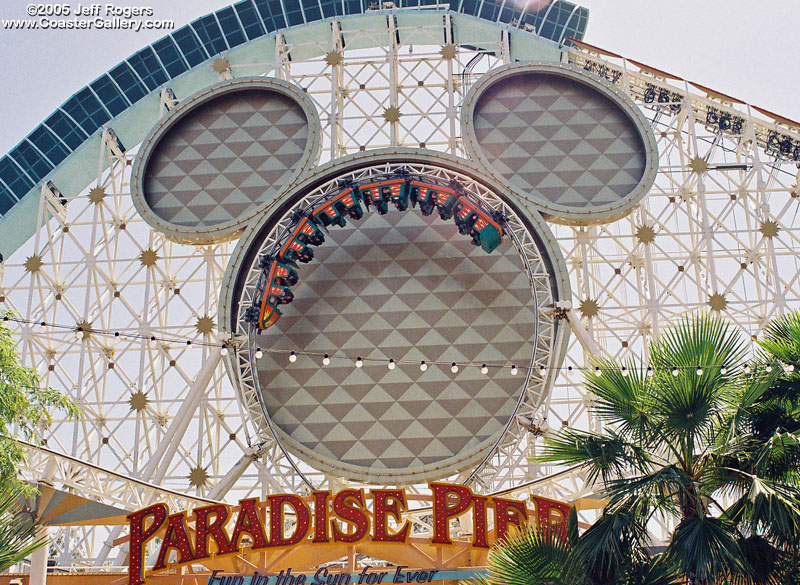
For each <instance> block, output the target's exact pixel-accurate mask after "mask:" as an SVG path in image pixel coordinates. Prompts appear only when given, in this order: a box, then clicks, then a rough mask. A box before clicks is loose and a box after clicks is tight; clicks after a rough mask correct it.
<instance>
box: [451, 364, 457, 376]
mask: <svg viewBox="0 0 800 585" xmlns="http://www.w3.org/2000/svg"><path fill="white" fill-rule="evenodd" d="M450 371H451V372H453V373H454V374H457V373H458V364H457V363H455V362H453V363H452V365H451V366H450Z"/></svg>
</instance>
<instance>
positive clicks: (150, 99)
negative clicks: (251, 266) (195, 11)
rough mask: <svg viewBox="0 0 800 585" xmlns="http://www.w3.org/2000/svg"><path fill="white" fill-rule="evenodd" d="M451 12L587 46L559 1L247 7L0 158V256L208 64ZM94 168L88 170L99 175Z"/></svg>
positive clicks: (140, 55) (207, 25) (125, 72)
mask: <svg viewBox="0 0 800 585" xmlns="http://www.w3.org/2000/svg"><path fill="white" fill-rule="evenodd" d="M448 10H449V11H451V12H453V13H456V14H464V15H470V16H472V17H474V18H475V19H477V20H479V21H484V22H486V21H488V22H491V23H494V24H497V25H501V26H504V27H506V28H509V29H512V30H520V31H524V32H525V33H526V34H529V33H531V32H533V31H536V33H537V34H538V36H539V37H541V38H544V39H548V40H550V41H553V42H554V43H558V44H559V45H560V44H563V43H564V42H565V39H568V38H576V39H581V38H582V37H583V34H584V32H585V30H586V24H587V21H588V10H587V9H586V8H583V7H580V6H576V5H575V4H572V3H570V2H567V1H565V0H554V1H553V2H551V3H550V4H549V5H548V6H547V7H546V8H544V9H539V10H536V11H529V10H527V7H526V5H524V4H523V5H521V6H520V5H519V4H518V3H517V2H515V1H514V0H453V2H452V3H447V2H444V3H441V2H438V3H437V1H436V0H394V1H393V2H375V1H371V0H242V1H240V2H237V3H236V4H234V5H232V6H227V7H225V8H222V9H220V10H218V11H216V12H214V13H212V14H208V15H206V16H203V17H201V18H198V19H196V20H195V21H193V22H192V23H190V24H188V25H186V26H184V27H181V28H180V29H178V30H176V31H175V32H173V33H171V34H169V35H167V36H165V37H163V38H161V39H159V40H157V41H156V42H154V43H152V44H151V45H148V46H146V47H144V48H143V49H141V50H140V51H138V52H137V53H135V54H134V55H132V56H131V57H129V58H128V59H126V60H124V61H123V62H121V63H120V64H118V65H117V66H115V67H113V68H112V69H111V70H109V71H108V72H106V73H104V74H103V75H101V76H100V77H98V78H97V79H96V80H95V81H93V82H92V83H90V84H89V85H87V86H86V87H84V88H82V89H81V90H79V91H78V92H76V93H75V94H74V95H73V96H72V97H70V98H69V99H68V100H67V101H66V102H64V103H63V104H62V105H61V106H60V107H59V108H57V109H56V111H55V112H53V113H52V114H51V115H50V116H49V117H47V118H46V119H45V120H44V122H42V123H41V124H40V125H39V126H37V127H36V129H34V130H33V132H31V133H30V134H29V135H28V136H27V137H25V138H24V139H23V140H22V141H21V142H20V143H19V144H17V145H16V146H15V147H14V148H12V149H11V150H10V151H9V153H8V154H7V155H6V156H4V157H2V158H0V226H2V225H3V224H5V223H6V222H7V221H8V220H9V219H11V218H12V217H14V216H18V217H16V219H15V220H14V225H15V230H14V234H13V235H11V234H8V232H9V231H10V230H3V231H4V232H5V234H4V236H3V237H2V238H0V254H2V257H8V256H9V255H10V254H11V253H12V252H13V251H15V250H16V249H17V248H18V247H19V246H20V245H21V244H22V243H23V242H24V241H25V240H26V239H27V238H28V237H30V235H31V234H32V230H33V229H34V222H33V221H31V219H32V217H33V216H34V214H35V213H36V208H37V207H38V190H39V187H40V185H41V184H42V183H43V182H45V181H47V180H52V181H54V183H55V184H56V185H58V187H59V189H60V190H61V191H62V192H64V193H74V192H78V191H79V190H82V189H83V188H84V187H85V185H86V184H87V183H88V182H89V180H91V175H89V176H86V177H84V176H82V174H81V173H74V172H72V173H64V172H61V171H62V170H63V167H64V163H65V162H66V161H67V159H70V160H72V161H74V160H75V159H85V162H89V161H90V160H91V159H93V158H94V157H95V156H96V153H97V152H98V150H97V148H96V147H99V144H100V136H101V133H102V129H103V128H104V127H105V126H106V125H108V123H109V122H110V121H112V120H113V124H114V129H115V131H116V134H117V136H118V137H120V138H121V140H122V145H123V148H124V145H125V143H129V144H128V146H131V145H133V144H136V143H138V142H139V141H140V140H141V137H143V134H142V132H141V130H142V129H141V128H135V126H137V125H141V123H139V124H137V121H136V120H134V119H133V118H134V117H133V116H130V115H129V114H130V112H131V111H132V110H137V111H141V110H149V111H150V112H154V111H157V108H158V107H159V95H158V92H159V90H160V89H161V88H162V87H164V86H165V85H167V84H170V86H171V87H175V85H176V84H179V83H180V81H181V80H185V78H186V77H187V74H189V73H194V72H195V70H196V69H197V68H198V67H199V66H200V65H202V64H203V63H205V62H207V61H208V60H209V59H212V58H214V57H216V56H219V55H221V54H224V53H227V52H229V51H231V50H233V49H242V48H245V47H246V46H248V45H251V44H253V43H255V42H257V41H259V40H263V39H264V38H266V37H270V36H274V34H277V33H282V32H285V31H292V30H293V29H295V30H299V29H301V28H302V27H305V26H307V25H309V24H312V23H315V22H322V21H330V20H334V19H339V18H348V17H353V16H359V15H366V14H373V13H375V14H378V13H382V12H392V11H395V12H398V13H399V12H424V13H428V14H430V13H431V12H433V13H439V14H441V13H442V12H444V11H448ZM206 75H207V76H208V77H209V79H208V80H205V83H202V82H201V86H202V85H208V84H209V83H211V82H213V81H216V80H215V79H214V78H213V77H212V74H211V73H210V72H207V73H206ZM195 84H196V82H195ZM195 84H193V85H195ZM136 138H139V140H136ZM88 153H91V155H89V154H88ZM87 155H88V156H89V157H90V158H86V157H87ZM94 162H95V161H94V160H91V164H90V165H89V166H88V167H86V168H92V167H94ZM81 181H83V182H82V184H81ZM20 214H21V216H20ZM17 219H22V221H17ZM6 234H8V235H6Z"/></svg>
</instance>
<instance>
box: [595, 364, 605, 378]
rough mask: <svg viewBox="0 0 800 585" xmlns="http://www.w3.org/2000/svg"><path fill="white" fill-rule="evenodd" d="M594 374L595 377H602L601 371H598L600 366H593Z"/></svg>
mask: <svg viewBox="0 0 800 585" xmlns="http://www.w3.org/2000/svg"><path fill="white" fill-rule="evenodd" d="M594 373H595V375H596V376H602V375H603V370H601V369H600V366H595V367H594Z"/></svg>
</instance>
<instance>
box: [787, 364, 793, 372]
mask: <svg viewBox="0 0 800 585" xmlns="http://www.w3.org/2000/svg"><path fill="white" fill-rule="evenodd" d="M786 371H787V372H794V364H786Z"/></svg>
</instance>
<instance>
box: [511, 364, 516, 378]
mask: <svg viewBox="0 0 800 585" xmlns="http://www.w3.org/2000/svg"><path fill="white" fill-rule="evenodd" d="M511 375H512V376H516V375H517V366H515V365H514V364H511Z"/></svg>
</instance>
